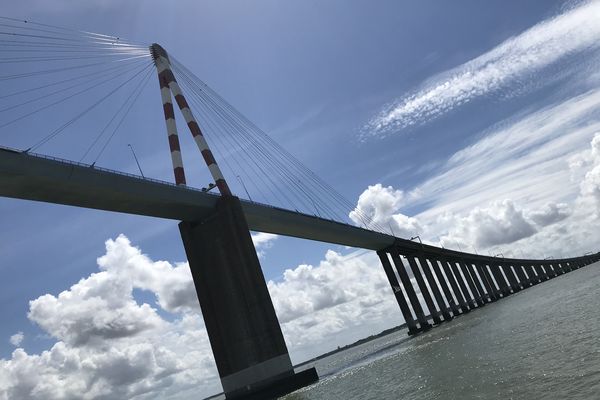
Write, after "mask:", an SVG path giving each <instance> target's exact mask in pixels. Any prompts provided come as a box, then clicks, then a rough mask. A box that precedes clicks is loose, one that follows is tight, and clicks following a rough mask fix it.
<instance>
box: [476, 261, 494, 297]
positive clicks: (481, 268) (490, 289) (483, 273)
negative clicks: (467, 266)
mask: <svg viewBox="0 0 600 400" xmlns="http://www.w3.org/2000/svg"><path fill="white" fill-rule="evenodd" d="M475 268H477V272H479V276H480V277H481V280H482V281H483V285H484V286H485V290H486V292H487V298H488V300H489V301H490V302H492V301H496V300H498V294H497V292H496V288H495V287H494V282H493V281H492V278H491V277H490V274H489V272H488V271H487V268H486V266H485V265H481V264H480V263H479V262H477V263H476V264H475Z"/></svg>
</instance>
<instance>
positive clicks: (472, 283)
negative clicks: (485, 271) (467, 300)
mask: <svg viewBox="0 0 600 400" xmlns="http://www.w3.org/2000/svg"><path fill="white" fill-rule="evenodd" d="M460 265H462V266H463V274H464V275H465V278H466V280H467V285H469V288H470V289H471V293H473V297H474V298H475V302H476V303H477V305H478V306H479V307H483V306H484V305H485V301H484V300H483V294H484V293H483V289H482V288H481V285H480V283H479V280H478V279H477V276H476V275H475V270H473V264H471V262H470V261H463V262H461V263H460Z"/></svg>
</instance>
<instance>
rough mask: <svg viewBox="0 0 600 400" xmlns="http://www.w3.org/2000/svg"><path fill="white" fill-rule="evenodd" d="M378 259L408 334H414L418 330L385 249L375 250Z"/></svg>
mask: <svg viewBox="0 0 600 400" xmlns="http://www.w3.org/2000/svg"><path fill="white" fill-rule="evenodd" d="M377 255H378V256H379V259H380V260H381V265H383V270H384V271H385V275H386V276H387V278H388V282H389V283H390V286H391V287H392V290H393V292H394V296H395V297H396V301H397V302H398V306H400V311H401V312H402V316H403V317H404V321H405V322H406V327H407V328H408V334H409V335H414V334H416V333H418V332H419V330H418V329H417V324H416V322H415V319H414V318H413V316H412V314H411V312H410V308H409V307H408V303H407V301H406V299H405V298H404V293H402V288H401V287H400V283H399V282H398V279H397V278H396V274H395V273H394V270H393V269H392V264H390V259H389V258H388V255H387V252H386V251H385V250H380V251H378V252H377Z"/></svg>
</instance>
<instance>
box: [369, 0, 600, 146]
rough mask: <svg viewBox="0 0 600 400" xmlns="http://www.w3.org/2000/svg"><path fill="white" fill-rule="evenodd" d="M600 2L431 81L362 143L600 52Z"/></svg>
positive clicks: (372, 126) (387, 112)
mask: <svg viewBox="0 0 600 400" xmlns="http://www.w3.org/2000/svg"><path fill="white" fill-rule="evenodd" d="M598 21H600V1H589V2H584V3H581V4H579V5H578V6H577V7H575V8H573V9H570V10H569V11H566V12H564V13H563V14H560V15H558V16H556V17H554V18H551V19H548V20H545V21H543V22H540V23H538V24H537V25H535V26H533V27H532V28H530V29H528V30H527V31H525V32H523V33H521V34H519V35H518V36H514V37H512V38H510V39H508V40H506V41H504V42H503V43H501V44H500V45H498V46H497V47H495V48H493V49H492V50H490V51H489V52H487V53H485V54H482V55H481V56H479V57H477V58H475V59H473V60H471V61H469V62H467V63H465V64H463V65H461V66H459V67H457V68H455V69H453V70H449V71H446V72H445V73H443V74H440V75H438V76H437V77H434V78H433V79H431V80H429V81H428V83H426V84H425V85H424V86H423V87H422V88H421V89H420V90H418V91H416V92H414V93H412V94H410V95H407V96H405V97H402V98H401V99H400V100H398V101H396V102H394V103H392V105H391V106H388V107H386V108H385V109H384V110H383V111H381V112H380V113H379V115H377V116H376V117H374V118H373V119H372V120H371V121H370V122H369V123H368V124H367V125H366V127H365V128H364V130H363V137H367V136H385V135H387V134H390V133H392V132H394V131H397V130H399V129H402V128H406V127H409V126H412V125H418V124H421V123H423V122H425V121H427V120H430V119H433V118H436V117H438V116H440V115H442V114H444V113H447V112H448V111H450V110H452V109H454V108H456V107H458V106H460V105H463V104H465V103H468V102H471V101H472V100H474V99H475V98H477V97H480V96H482V95H485V94H488V93H492V92H495V91H497V90H499V89H502V88H504V87H507V86H508V85H510V84H512V83H517V82H519V81H521V80H524V79H526V78H527V77H528V76H529V75H530V74H532V73H536V72H538V71H540V70H542V69H543V68H545V67H548V66H550V65H552V64H554V63H556V62H558V61H560V60H562V59H564V58H566V57H567V56H571V55H574V54H577V53H579V52H582V51H585V50H592V49H593V50H596V49H598V48H599V47H600V23H598Z"/></svg>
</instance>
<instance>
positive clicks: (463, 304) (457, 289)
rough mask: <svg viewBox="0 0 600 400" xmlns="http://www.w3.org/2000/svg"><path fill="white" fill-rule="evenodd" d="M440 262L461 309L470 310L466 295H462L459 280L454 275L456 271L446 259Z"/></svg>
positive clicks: (464, 311) (463, 310)
mask: <svg viewBox="0 0 600 400" xmlns="http://www.w3.org/2000/svg"><path fill="white" fill-rule="evenodd" d="M440 263H441V265H442V268H443V270H444V273H445V274H446V278H448V282H450V286H451V287H452V291H453V292H454V296H456V300H457V301H458V304H459V306H460V310H461V311H462V312H463V313H467V312H469V311H470V309H469V305H468V304H467V301H466V299H465V297H464V296H463V295H462V292H461V290H460V287H459V286H458V281H457V280H456V277H455V276H454V271H453V270H452V268H451V267H450V262H449V261H447V260H445V259H442V260H440Z"/></svg>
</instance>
